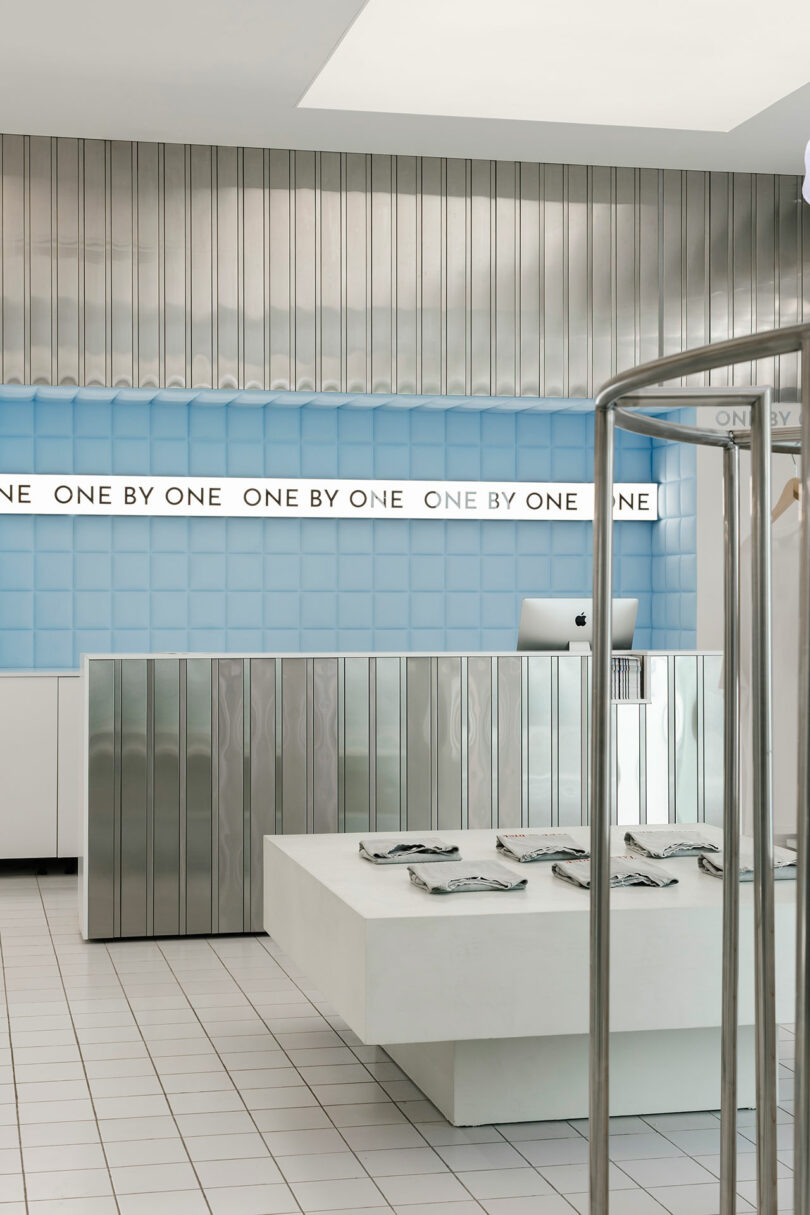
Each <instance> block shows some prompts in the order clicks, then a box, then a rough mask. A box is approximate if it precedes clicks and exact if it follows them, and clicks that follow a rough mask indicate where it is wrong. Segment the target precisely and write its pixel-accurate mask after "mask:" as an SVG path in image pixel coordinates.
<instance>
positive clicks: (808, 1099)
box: [589, 325, 810, 1215]
mask: <svg viewBox="0 0 810 1215" xmlns="http://www.w3.org/2000/svg"><path fill="white" fill-rule="evenodd" d="M796 351H798V352H800V356H801V381H800V382H801V400H802V401H803V402H804V406H805V408H804V409H803V412H802V425H801V430H800V431H797V430H795V429H791V430H789V431H784V432H782V431H772V429H771V389H770V388H750V389H746V388H730V389H718V388H714V389H712V388H707V389H677V388H675V389H671V390H669V391H666V390H656V391H654V392H651V391H650V389H651V388H652V386H654V385H660V384H662V383H666V381H667V380H672V379H679V378H681V377H683V376H689V375H694V374H695V373H698V372H703V371H710V370H712V369H714V368H719V367H728V366H732V365H734V364H736V363H744V362H745V363H747V362H751V361H753V360H755V359H760V358H769V357H774V356H777V355H781V354H790V353H794V352H796ZM719 399H722V402H723V404H729V405H732V404H733V405H742V406H750V408H751V429H750V431H728V432H718V431H714V430H704V429H701V428H699V427H695V426H687V425H684V424H681V423H679V422H673V421H672V420H670V419H666V418H659V417H650V416H647V415H644V414H638V413H635V412H634V410H635V409H638V408H640V407H643V406H645V405H646V406H650V405H653V404H654V405H657V406H659V407H660V406H662V405H668V406H670V407H672V408H678V407H683V406H687V405H688V406H697V407H701V406H704V407H705V406H711V405H715V406H716V405H717V404H718V400H719ZM616 426H618V427H620V428H621V429H624V430H632V431H635V432H636V433H639V434H645V435H650V436H652V437H654V438H659V439H669V440H672V441H674V442H679V443H692V444H698V445H705V446H710V447H719V448H721V449H722V450H723V492H724V550H725V556H724V561H725V570H724V612H725V624H724V650H725V670H726V678H725V707H724V751H723V772H724V794H723V798H724V801H723V831H724V849H725V863H724V867H723V872H724V877H723V996H722V1001H723V1006H722V1031H721V1043H722V1045H721V1094H722V1096H721V1150H720V1211H721V1215H734V1212H735V1209H736V1188H737V1186H736V1180H737V1178H736V1168H737V1157H736V1131H737V1127H736V1122H737V990H738V982H737V979H738V956H739V949H738V945H739V836H740V817H739V756H740V722H739V655H740V626H739V615H740V613H739V603H740V588H739V552H738V549H739V520H740V497H739V468H740V457H739V453H740V450H741V449H748V448H750V451H751V541H752V543H751V552H752V583H753V610H752V695H751V700H752V706H753V723H752V724H753V740H752V741H753V748H752V755H753V774H754V782H753V783H754V808H755V811H754V932H755V947H754V956H755V1020H756V1093H757V1149H756V1150H757V1199H758V1204H757V1209H758V1211H759V1215H776V1211H777V1194H776V1075H777V1064H776V1015H775V969H774V897H773V800H772V677H771V518H770V504H771V476H770V454H771V452H772V451H779V452H782V451H786V452H791V453H796V452H799V451H810V325H794V326H792V327H790V328H785V329H774V330H771V331H768V332H765V333H755V334H751V335H749V336H747V337H742V338H734V339H732V340H730V341H725V342H717V343H715V344H713V345H710V346H701V347H699V348H698V349H696V350H688V351H685V352H684V353H682V354H675V355H669V356H668V357H666V358H662V359H657V360H655V361H654V362H650V363H645V364H643V365H642V366H639V367H636V368H634V369H633V370H632V371H628V372H624V373H621V374H620V375H618V376H616V377H614V378H613V379H612V380H609V381H608V382H607V383H606V384H605V386H604V387H603V388H602V390H601V391H600V393H599V395H598V396H597V398H596V406H595V435H594V482H595V489H594V498H595V501H594V565H593V695H592V701H591V763H592V784H591V875H592V876H591V903H590V973H591V995H590V1131H589V1134H590V1149H589V1150H590V1212H591V1215H607V1212H608V1210H609V1187H608V1165H609V1156H608V1147H609V1125H610V1124H609V1073H608V1053H609V1045H610V1005H609V998H610V798H611V780H610V766H611V759H610V757H611V715H610V670H611V662H610V660H611V644H610V639H611V616H612V584H613V510H612V504H613V467H614V440H615V427H616ZM808 502H810V459H808V460H803V461H802V470H801V501H800V511H801V584H800V585H801V606H800V615H801V619H800V647H799V648H800V656H799V658H800V667H799V681H800V683H799V714H800V720H799V754H798V773H799V781H798V786H799V788H798V814H797V821H798V861H797V864H798V873H797V888H796V929H797V931H796V949H797V965H796V1093H795V1098H796V1099H795V1149H796V1151H795V1162H794V1164H795V1171H794V1187H795V1188H794V1210H795V1212H796V1213H797V1215H799V1213H801V1215H807V1213H808V1212H810V1070H809V1069H810V1021H809V1020H808V1016H809V1015H810V962H809V959H808V934H809V933H810V873H809V872H808V861H809V859H810V858H809V857H808V847H809V845H810V832H808V818H810V781H809V780H808V775H809V773H808V769H809V768H810V765H808V762H807V756H808V747H810V734H809V733H808V731H809V730H810V708H809V706H810V659H809V657H808V648H810V518H808V511H807V504H808Z"/></svg>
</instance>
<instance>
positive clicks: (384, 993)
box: [264, 827, 795, 1125]
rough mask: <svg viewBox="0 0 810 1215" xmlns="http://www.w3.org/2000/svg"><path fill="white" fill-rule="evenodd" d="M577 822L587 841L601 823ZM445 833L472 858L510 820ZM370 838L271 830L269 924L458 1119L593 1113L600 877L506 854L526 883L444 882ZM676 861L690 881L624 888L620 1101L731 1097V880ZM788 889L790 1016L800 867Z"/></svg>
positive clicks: (781, 999) (652, 1104) (781, 984)
mask: <svg viewBox="0 0 810 1215" xmlns="http://www.w3.org/2000/svg"><path fill="white" fill-rule="evenodd" d="M701 830H702V831H705V832H706V834H707V835H708V836H709V837H710V838H712V839H715V840H718V841H719V840H720V838H721V835H720V832H719V831H718V830H717V829H716V828H712V827H701ZM566 831H567V832H568V833H569V834H571V835H573V836H574V837H575V838H579V839H581V840H582V842H583V843H584V842H586V841H587V838H588V831H587V828H566ZM368 834H386V833H368ZM387 834H389V835H394V834H396V835H401V834H402V833H387ZM440 834H441V837H442V838H443V839H445V840H448V841H451V842H453V843H457V844H458V845H459V847H460V848H461V851H462V855H463V856H464V858H465V859H466V860H475V859H481V858H484V857H486V858H490V859H491V858H492V857H493V856H494V855H495V853H494V846H495V832H494V831H441V832H440ZM360 838H361V836H359V835H321V836H286V837H278V836H277V837H272V836H268V837H265V871H264V881H265V885H264V891H265V896H264V897H265V904H264V925H265V928H266V930H267V932H268V933H269V934H270V936H272V937H273V939H274V940H275V941H276V942H277V943H278V944H279V945H280V946H281V948H282V949H284V950H285V952H286V953H288V954H289V956H290V957H291V958H292V960H293V961H294V962H295V964H296V965H297V966H298V967H300V969H301V970H302V971H303V972H304V973H305V974H307V975H308V976H309V977H310V978H311V979H312V981H313V983H314V984H316V985H317V987H318V988H320V990H321V991H322V992H323V993H324V995H325V996H326V998H327V999H328V1000H329V1001H330V1002H331V1003H332V1004H333V1005H334V1007H335V1008H336V1009H337V1011H338V1012H339V1013H340V1014H341V1015H342V1016H343V1017H344V1018H345V1020H346V1021H347V1023H348V1024H349V1025H350V1027H351V1028H352V1029H353V1030H354V1032H355V1033H356V1034H357V1035H358V1037H359V1038H360V1039H361V1040H362V1041H363V1042H367V1043H373V1044H379V1045H383V1046H385V1047H386V1049H387V1050H388V1051H389V1053H390V1054H391V1056H392V1058H393V1059H394V1060H395V1061H396V1062H397V1063H398V1064H399V1066H400V1067H401V1068H402V1069H403V1071H405V1072H406V1073H407V1074H408V1075H409V1076H410V1077H411V1078H412V1079H413V1081H414V1083H416V1084H417V1085H418V1086H419V1087H420V1088H421V1089H422V1090H423V1091H424V1092H425V1093H426V1094H427V1096H429V1097H430V1099H431V1100H432V1101H433V1102H434V1103H435V1104H436V1105H437V1106H438V1108H439V1109H441V1111H442V1112H443V1113H444V1114H445V1116H446V1117H447V1118H448V1119H450V1121H452V1122H454V1123H456V1124H457V1125H475V1124H483V1123H489V1122H511V1121H523V1120H540V1119H555V1118H573V1117H584V1116H586V1115H587V1112H588V1093H587V1061H588V978H589V965H588V952H589V936H588V905H589V896H588V892H587V891H583V890H579V889H577V888H575V887H573V886H570V885H568V884H567V883H565V882H562V881H560V880H559V879H557V878H555V877H553V875H552V873H551V866H550V865H549V864H548V863H545V862H540V863H534V864H528V865H521V866H518V865H517V863H515V862H504V863H505V864H509V865H510V866H512V867H514V869H515V870H516V871H517V870H519V872H520V874H521V876H526V877H528V879H529V883H528V887H527V888H526V890H525V891H522V892H514V893H508V894H507V893H479V894H458V895H445V896H441V895H429V894H426V893H425V892H424V891H422V890H419V889H417V888H416V887H415V886H413V885H412V884H411V882H410V881H409V879H408V874H407V869H406V866H404V865H371V864H369V863H368V862H366V861H363V860H361V859H360V858H359V857H358V854H357V846H358V842H359V840H360ZM613 851H614V852H620V851H624V841H623V832H622V831H621V830H620V829H617V830H616V831H614V839H613ZM449 863H451V862H448V864H449ZM665 865H666V867H667V868H669V869H670V870H671V871H672V872H673V873H674V874H675V875H676V876H677V877H678V879H679V880H678V884H677V885H675V886H670V887H666V888H664V889H651V888H647V887H631V888H627V889H620V890H614V891H613V892H612V893H611V907H612V913H611V991H612V996H611V1031H612V1033H611V1052H612V1057H611V1112H612V1113H614V1114H637V1113H660V1112H670V1111H678V1110H699V1109H717V1108H718V1107H719V1104H720V1058H719V1025H720V1007H721V1001H720V989H721V924H722V882H720V881H719V880H717V879H715V878H710V877H707V876H706V875H704V874H701V873H700V872H699V870H698V867H697V861H696V859H695V858H694V857H688V858H681V859H678V860H672V861H667V862H665ZM752 893H753V891H752V887H751V886H750V885H744V886H742V888H741V896H740V903H741V908H740V1022H741V1025H742V1026H743V1027H744V1028H743V1029H742V1030H741V1033H740V1105H741V1106H751V1105H753V1104H754V1079H753V1034H752V1032H751V1030H750V1026H751V1025H752V1024H753V1020H754V1003H753V992H754V977H753V918H752ZM775 898H776V962H777V988H776V999H777V1016H778V1017H779V1018H780V1019H783V1020H790V1019H792V1016H793V999H794V987H793V983H794V942H795V925H794V906H795V902H794V900H795V883H794V882H777V883H776V896H775Z"/></svg>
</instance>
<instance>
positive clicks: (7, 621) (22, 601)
mask: <svg viewBox="0 0 810 1215" xmlns="http://www.w3.org/2000/svg"><path fill="white" fill-rule="evenodd" d="M0 622H2V627H3V628H7V629H30V628H33V626H34V593H33V591H4V590H0Z"/></svg>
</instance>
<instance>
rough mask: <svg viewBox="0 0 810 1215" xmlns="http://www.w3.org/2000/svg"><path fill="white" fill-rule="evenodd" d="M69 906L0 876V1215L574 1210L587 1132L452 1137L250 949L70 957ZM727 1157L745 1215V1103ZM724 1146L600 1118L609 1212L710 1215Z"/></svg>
mask: <svg viewBox="0 0 810 1215" xmlns="http://www.w3.org/2000/svg"><path fill="white" fill-rule="evenodd" d="M76 900H77V895H76V879H75V878H69V877H43V878H35V877H33V876H31V877H25V876H7V875H4V876H2V877H0V943H1V944H2V960H3V979H4V994H5V999H6V1003H7V1007H8V1021H7V1023H6V1022H0V1024H2V1026H3V1028H4V1030H5V1033H6V1038H5V1041H4V1042H3V1043H2V1047H0V1215H21V1213H22V1212H25V1211H29V1212H31V1213H32V1215H56V1213H57V1212H59V1213H60V1215H69V1213H73V1215H112V1213H117V1215H141V1213H143V1215H164V1213H165V1215H200V1213H202V1212H209V1213H211V1215H300V1212H304V1215H309V1213H310V1212H312V1213H313V1215H316V1213H317V1215H320V1213H322V1212H332V1211H334V1212H342V1213H343V1215H351V1213H353V1212H358V1213H361V1215H391V1212H392V1211H394V1212H396V1215H483V1213H484V1212H485V1213H486V1215H572V1212H574V1211H577V1212H585V1211H586V1209H587V1198H586V1189H587V1151H588V1145H587V1123H586V1122H582V1121H577V1122H572V1123H568V1122H565V1123H522V1124H519V1125H515V1126H499V1127H475V1128H471V1129H467V1130H458V1129H456V1128H454V1127H452V1126H449V1125H448V1123H446V1122H445V1120H444V1119H443V1118H442V1116H441V1115H440V1114H439V1113H438V1112H437V1111H436V1110H435V1109H434V1107H433V1106H432V1105H431V1104H430V1103H429V1102H428V1101H426V1100H425V1099H424V1098H423V1097H422V1094H421V1093H420V1092H419V1090H418V1089H416V1088H415V1087H414V1086H413V1085H412V1084H411V1083H410V1081H409V1080H407V1079H406V1078H405V1077H404V1076H403V1075H402V1073H401V1072H400V1071H399V1070H398V1069H397V1068H396V1067H395V1066H394V1064H393V1063H391V1061H390V1060H389V1059H387V1057H386V1055H385V1054H384V1052H383V1051H381V1050H380V1049H379V1048H377V1047H373V1046H362V1045H361V1044H360V1043H359V1042H358V1041H357V1039H356V1038H355V1037H354V1035H353V1034H352V1033H351V1031H350V1030H348V1029H347V1028H346V1026H345V1025H344V1024H343V1023H342V1022H341V1020H340V1019H339V1018H338V1017H337V1016H335V1015H334V1014H333V1013H332V1012H331V1011H330V1010H329V1009H328V1008H326V1006H325V1005H324V1003H323V1002H322V1001H321V999H320V998H319V996H318V995H317V993H315V992H313V991H311V990H309V989H308V988H307V985H306V981H305V979H303V978H302V976H300V975H299V974H297V973H295V971H294V970H293V968H292V967H291V966H290V965H289V964H288V963H287V962H286V961H285V959H284V958H283V957H282V956H281V955H280V954H279V953H278V952H277V951H276V950H275V948H274V946H273V944H272V942H271V941H269V940H268V939H267V938H266V937H225V938H223V937H219V938H212V939H211V940H201V939H194V940H171V939H169V940H163V941H158V942H118V943H114V944H111V945H109V946H106V945H103V944H92V945H86V944H84V943H83V942H82V941H81V939H80V937H79V934H78V929H77V915H76ZM781 1048H782V1079H781V1100H782V1105H781V1111H780V1118H781V1120H782V1123H783V1125H782V1127H781V1133H782V1136H783V1138H782V1140H781V1143H780V1146H781V1151H780V1174H781V1176H782V1182H781V1184H782V1186H783V1191H782V1195H781V1201H782V1202H783V1203H784V1204H785V1207H784V1209H785V1210H788V1209H791V1208H790V1207H789V1203H790V1202H791V1194H790V1189H791V1163H792V1142H791V1130H792V1128H791V1125H790V1123H791V1121H792V1114H791V1109H792V1103H791V1100H790V1098H791V1097H792V1080H793V1075H792V1066H793V1040H792V1035H791V1034H790V1032H789V1031H788V1030H783V1031H781ZM739 1149H740V1157H739V1160H740V1168H739V1178H740V1180H739V1194H740V1203H739V1210H740V1211H741V1212H749V1211H753V1210H754V1209H755V1208H754V1206H753V1203H754V1202H755V1194H756V1182H755V1172H754V1156H753V1154H752V1153H753V1152H754V1118H753V1114H751V1113H750V1112H746V1113H742V1114H741V1115H740V1138H739ZM718 1152H719V1121H718V1118H717V1117H716V1115H714V1114H706V1113H696V1114H676V1115H662V1116H658V1117H656V1116H651V1117H647V1118H618V1119H616V1120H615V1134H614V1136H613V1141H612V1157H613V1161H614V1163H613V1165H612V1187H613V1196H612V1201H611V1215H662V1213H663V1212H669V1213H670V1215H715V1212H717V1209H718V1184H717V1175H718Z"/></svg>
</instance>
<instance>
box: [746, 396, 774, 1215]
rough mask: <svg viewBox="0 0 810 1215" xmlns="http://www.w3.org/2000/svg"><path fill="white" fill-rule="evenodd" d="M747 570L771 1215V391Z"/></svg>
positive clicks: (754, 439) (764, 1137) (761, 1069)
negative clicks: (750, 588) (749, 578)
mask: <svg viewBox="0 0 810 1215" xmlns="http://www.w3.org/2000/svg"><path fill="white" fill-rule="evenodd" d="M751 541H752V543H751V557H752V560H751V571H752V580H753V596H752V597H753V612H752V622H751V623H752V645H751V653H752V660H753V662H752V679H751V700H752V704H753V749H752V753H753V766H754V955H755V962H756V967H755V970H756V1069H757V1198H758V1205H757V1210H758V1211H759V1215H776V1209H777V1200H776V978H775V963H774V901H773V791H772V772H771V768H772V746H773V740H772V681H771V390H770V389H765V390H763V392H762V393H761V394H760V395H759V398H758V399H757V400H756V401H755V402H754V405H753V408H752V410H751Z"/></svg>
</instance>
